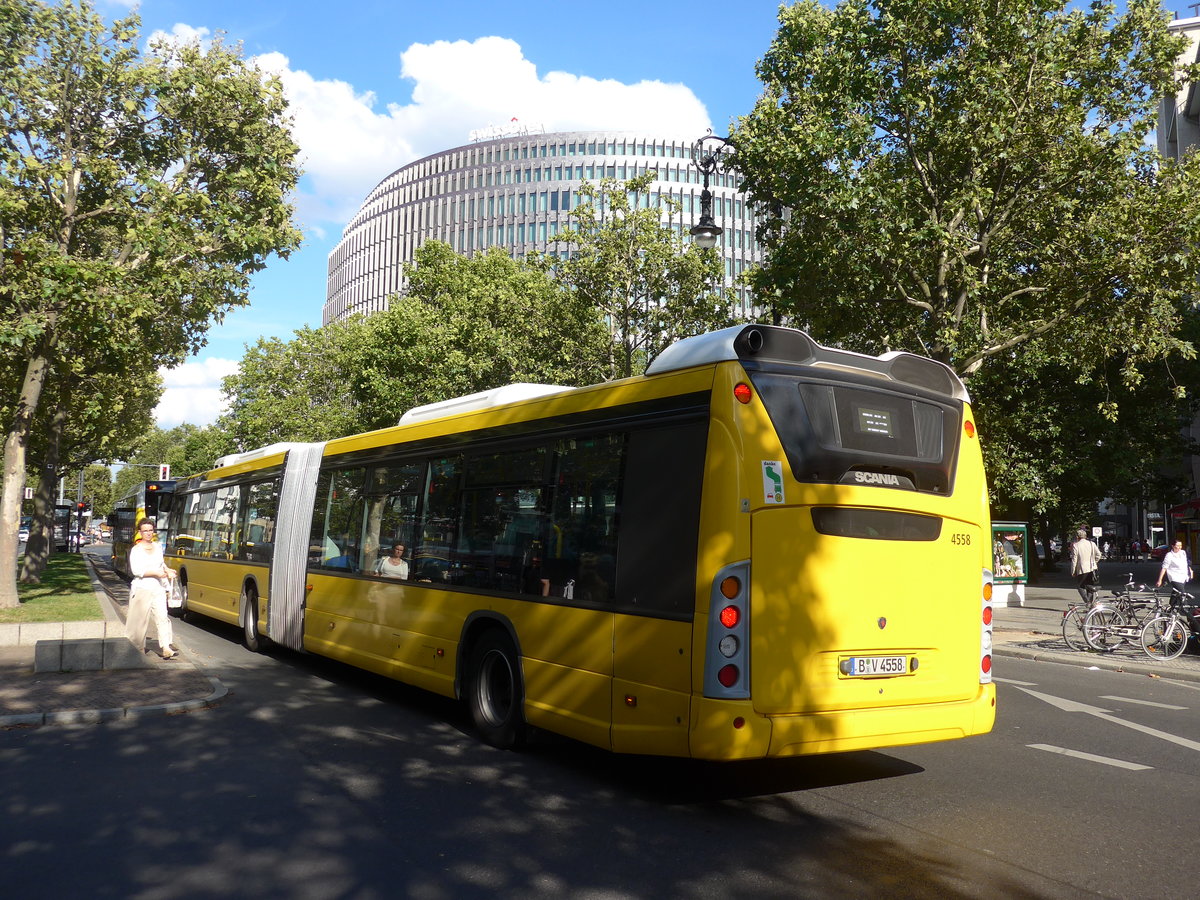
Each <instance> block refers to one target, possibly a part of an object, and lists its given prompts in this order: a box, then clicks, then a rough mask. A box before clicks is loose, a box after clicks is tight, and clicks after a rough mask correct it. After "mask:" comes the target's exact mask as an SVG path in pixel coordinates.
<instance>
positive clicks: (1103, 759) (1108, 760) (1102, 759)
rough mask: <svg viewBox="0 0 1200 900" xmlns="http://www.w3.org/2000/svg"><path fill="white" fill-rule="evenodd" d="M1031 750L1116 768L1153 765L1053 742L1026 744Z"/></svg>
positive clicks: (1140, 769)
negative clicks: (1067, 747) (1056, 745)
mask: <svg viewBox="0 0 1200 900" xmlns="http://www.w3.org/2000/svg"><path fill="white" fill-rule="evenodd" d="M1025 746H1026V747H1029V748H1030V749H1031V750H1045V751H1046V752H1047V753H1058V754H1059V755H1061V756H1070V757H1072V758H1074V759H1085V760H1087V761H1088V762H1096V763H1103V764H1104V765H1106V766H1116V767H1117V768H1118V769H1130V770H1132V771H1134V772H1140V771H1142V770H1143V769H1152V768H1154V767H1153V766H1143V765H1141V764H1140V763H1131V762H1126V761H1125V760H1123V759H1113V758H1112V757H1109V756H1097V755H1096V754H1094V753H1084V752H1083V751H1082V750H1068V749H1066V748H1065V747H1055V746H1054V745H1053V744H1026V745H1025Z"/></svg>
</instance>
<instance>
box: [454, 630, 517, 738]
mask: <svg viewBox="0 0 1200 900" xmlns="http://www.w3.org/2000/svg"><path fill="white" fill-rule="evenodd" d="M467 677H468V679H469V680H468V687H467V698H466V699H467V707H468V708H469V709H470V711H471V720H472V721H473V722H474V723H475V728H476V729H477V730H478V731H479V734H480V736H481V737H482V738H483V739H484V740H485V741H486V742H487V743H489V744H491V745H492V746H493V747H499V748H500V749H502V750H512V749H514V748H516V747H519V746H521V744H523V743H524V742H525V714H524V710H523V707H524V705H525V692H524V690H523V689H522V686H521V670H520V667H519V665H518V661H517V650H516V647H514V646H513V643H512V641H511V640H509V638H508V635H506V634H505V633H504V632H502V631H496V630H493V631H488V632H485V633H484V634H482V635H481V636H480V638H479V640H478V641H476V642H475V646H474V647H472V648H471V658H470V671H469V673H468V676H467Z"/></svg>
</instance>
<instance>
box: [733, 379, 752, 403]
mask: <svg viewBox="0 0 1200 900" xmlns="http://www.w3.org/2000/svg"><path fill="white" fill-rule="evenodd" d="M733 396H734V397H735V398H736V399H737V402H738V403H749V402H750V401H751V400H753V399H754V391H752V390H750V385H748V384H746V382H744V381H739V382H738V383H737V384H736V385H734V387H733Z"/></svg>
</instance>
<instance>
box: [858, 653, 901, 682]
mask: <svg viewBox="0 0 1200 900" xmlns="http://www.w3.org/2000/svg"><path fill="white" fill-rule="evenodd" d="M845 662H846V663H848V664H849V665H848V666H846V667H844V668H843V669H842V671H843V672H845V674H846V675H848V676H850V677H851V678H860V677H868V676H871V675H907V674H908V657H907V656H851V657H849V658H848V659H847V660H845Z"/></svg>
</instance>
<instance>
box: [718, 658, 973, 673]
mask: <svg viewBox="0 0 1200 900" xmlns="http://www.w3.org/2000/svg"><path fill="white" fill-rule="evenodd" d="M726 668H729V667H728V666H726ZM979 668H981V669H983V674H984V675H986V674H987V673H988V672H990V671H992V658H991V657H990V656H985V657H984V658H983V659H982V660H980V662H979Z"/></svg>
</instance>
